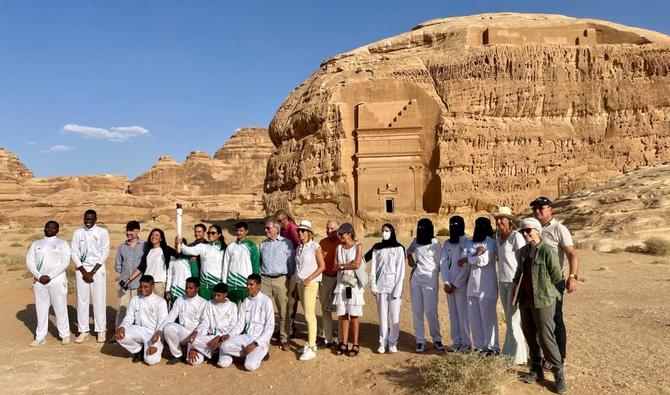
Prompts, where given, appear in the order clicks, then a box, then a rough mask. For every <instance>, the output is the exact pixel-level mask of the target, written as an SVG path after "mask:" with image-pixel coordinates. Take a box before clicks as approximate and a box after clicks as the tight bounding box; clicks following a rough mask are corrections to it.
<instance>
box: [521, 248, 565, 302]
mask: <svg viewBox="0 0 670 395" xmlns="http://www.w3.org/2000/svg"><path fill="white" fill-rule="evenodd" d="M529 253H530V245H525V246H523V247H522V248H521V250H520V255H519V258H518V265H517V267H516V274H514V280H513V281H514V283H515V284H517V286H520V285H519V283H520V282H521V276H522V275H524V276H525V275H526V273H524V272H523V261H524V260H525V259H526V257H527V256H528V254H529ZM562 277H563V275H562V273H561V268H560V266H559V265H558V253H556V251H554V249H553V248H551V247H550V246H549V245H547V243H544V242H542V241H540V243H538V245H537V253H536V254H535V259H533V264H532V266H531V279H532V284H533V305H534V306H535V308H536V309H541V308H543V307H547V306H550V305H551V304H552V303H554V302H555V301H556V300H559V299H560V298H561V294H560V293H559V292H558V290H557V289H556V286H555V285H554V284H556V283H557V282H559V281H561V278H562Z"/></svg>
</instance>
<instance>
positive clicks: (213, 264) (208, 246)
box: [180, 243, 228, 289]
mask: <svg viewBox="0 0 670 395" xmlns="http://www.w3.org/2000/svg"><path fill="white" fill-rule="evenodd" d="M180 249H181V252H182V253H183V254H185V255H191V256H199V257H200V286H201V287H206V288H210V289H211V288H212V287H214V286H215V285H216V284H218V283H225V281H224V280H225V278H226V275H227V272H228V270H227V269H226V268H224V266H223V254H224V253H225V250H222V249H221V248H219V246H218V245H217V244H215V243H200V244H196V245H194V246H191V247H189V246H187V245H186V244H183V243H182V245H181V247H180Z"/></svg>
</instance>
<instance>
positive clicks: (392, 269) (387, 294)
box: [370, 246, 405, 347]
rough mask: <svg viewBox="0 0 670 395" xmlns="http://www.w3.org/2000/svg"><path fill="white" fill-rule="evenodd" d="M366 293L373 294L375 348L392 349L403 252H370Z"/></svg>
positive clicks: (397, 320) (395, 341)
mask: <svg viewBox="0 0 670 395" xmlns="http://www.w3.org/2000/svg"><path fill="white" fill-rule="evenodd" d="M370 274H371V275H370V290H371V291H372V292H373V293H376V294H377V311H378V312H379V344H380V345H382V346H383V347H386V343H387V342H388V346H389V347H391V346H396V345H397V344H398V336H399V334H400V304H401V303H402V286H403V281H404V280H405V249H404V248H402V247H400V246H398V247H392V248H382V249H379V250H373V251H372V266H371V269H370Z"/></svg>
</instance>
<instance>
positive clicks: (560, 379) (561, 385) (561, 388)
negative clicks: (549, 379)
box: [552, 368, 568, 394]
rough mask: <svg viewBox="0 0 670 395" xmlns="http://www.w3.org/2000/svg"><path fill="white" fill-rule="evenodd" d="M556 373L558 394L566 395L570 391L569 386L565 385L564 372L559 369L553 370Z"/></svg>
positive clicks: (555, 379)
mask: <svg viewBox="0 0 670 395" xmlns="http://www.w3.org/2000/svg"><path fill="white" fill-rule="evenodd" d="M552 371H553V372H554V382H555V383H556V392H557V393H559V394H564V393H565V392H567V391H568V386H567V385H566V384H565V376H564V375H563V370H562V369H561V370H559V369H557V368H554V369H552Z"/></svg>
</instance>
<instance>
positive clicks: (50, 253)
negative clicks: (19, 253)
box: [26, 236, 71, 279]
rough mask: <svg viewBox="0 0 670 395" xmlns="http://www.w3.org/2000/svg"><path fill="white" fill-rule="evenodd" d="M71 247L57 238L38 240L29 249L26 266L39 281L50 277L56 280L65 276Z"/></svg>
mask: <svg viewBox="0 0 670 395" xmlns="http://www.w3.org/2000/svg"><path fill="white" fill-rule="evenodd" d="M70 254H71V252H70V246H69V245H68V244H67V242H66V241H65V240H63V239H59V238H58V237H56V236H53V237H45V238H43V239H41V240H37V241H35V242H33V243H32V244H31V245H30V248H28V254H27V255H26V266H28V270H29V271H30V273H32V275H33V277H35V278H37V279H39V278H40V277H42V276H49V277H50V278H51V279H54V278H56V277H59V276H65V269H67V265H68V264H69V263H70Z"/></svg>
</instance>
